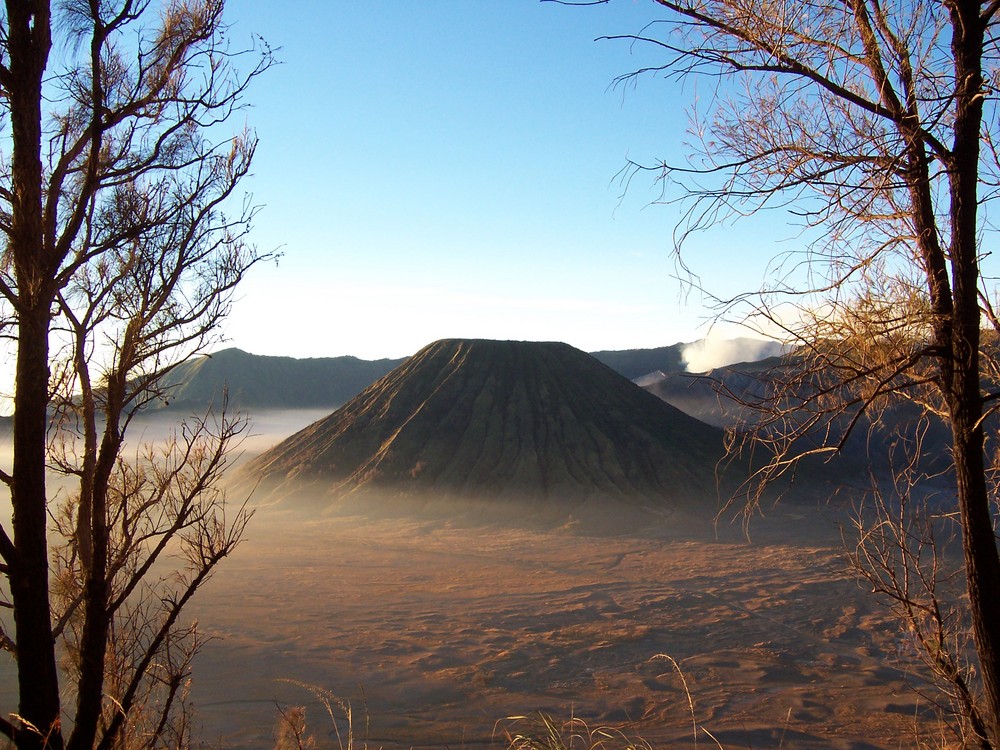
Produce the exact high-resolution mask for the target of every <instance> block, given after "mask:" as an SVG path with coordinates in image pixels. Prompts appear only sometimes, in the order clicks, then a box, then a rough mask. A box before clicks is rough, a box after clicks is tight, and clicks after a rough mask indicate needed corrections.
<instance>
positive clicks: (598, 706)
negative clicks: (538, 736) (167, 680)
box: [192, 509, 930, 749]
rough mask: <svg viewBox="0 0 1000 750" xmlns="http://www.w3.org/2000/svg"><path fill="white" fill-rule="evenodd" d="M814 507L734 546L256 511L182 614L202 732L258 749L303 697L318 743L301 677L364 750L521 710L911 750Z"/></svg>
mask: <svg viewBox="0 0 1000 750" xmlns="http://www.w3.org/2000/svg"><path fill="white" fill-rule="evenodd" d="M827 515H829V511H825V510H822V509H821V510H807V511H803V510H802V509H795V511H794V512H792V511H791V510H783V511H780V512H778V513H777V514H775V517H774V518H769V519H764V520H760V521H757V522H756V524H755V526H754V531H755V536H754V539H753V541H751V542H748V541H746V540H745V539H744V538H742V536H741V535H740V534H739V533H738V531H734V530H729V529H724V530H723V532H722V534H721V536H720V537H719V538H716V536H715V535H713V533H712V532H711V529H709V528H708V527H707V525H706V524H705V523H704V522H702V523H694V522H685V521H683V520H682V519H679V518H678V519H673V520H672V521H670V520H668V521H667V522H666V523H664V524H663V525H662V526H661V527H660V528H656V529H644V530H642V531H641V532H637V533H635V534H632V535H622V536H614V537H597V536H589V535H586V534H581V533H580V532H579V531H573V530H566V529H556V530H550V531H531V530H524V529H510V528H500V527H490V526H480V527H476V526H467V527H460V526H458V525H456V524H454V523H449V522H444V521H440V520H438V521H419V520H370V519H363V518H359V517H352V518H324V519H320V520H315V519H312V520H310V519H306V518H303V517H301V516H299V517H297V516H294V515H291V514H289V513H282V512H279V511H276V510H265V511H261V512H260V513H259V514H258V515H257V516H256V517H255V519H254V520H253V522H252V524H251V526H250V528H249V530H248V533H247V541H246V542H245V544H244V545H243V546H242V547H240V548H239V549H238V551H237V552H236V554H235V555H234V556H233V558H231V559H230V560H228V561H226V562H225V564H224V566H223V567H222V568H221V569H220V570H219V572H218V574H217V575H216V577H215V578H214V579H213V580H212V581H211V582H210V583H209V584H208V586H207V587H206V588H205V589H204V591H203V592H202V594H201V596H200V598H199V599H198V601H197V604H196V605H195V612H196V614H197V616H198V617H199V620H200V622H201V626H202V629H203V631H204V632H205V633H206V634H207V635H209V636H211V637H212V638H213V640H212V641H211V642H210V643H208V644H207V645H206V646H205V648H204V650H203V652H202V653H201V654H200V655H199V657H198V659H197V661H196V664H195V682H194V687H193V691H192V698H193V700H194V701H195V703H196V705H197V710H198V716H199V719H200V721H201V722H202V724H203V731H202V733H201V736H202V739H203V740H204V741H206V742H208V743H210V744H211V745H218V744H220V743H221V745H223V746H227V747H253V748H258V747H270V746H272V745H273V735H274V726H275V723H276V719H277V715H278V708H277V707H278V706H283V707H287V706H294V705H307V712H308V713H307V716H308V721H309V726H310V729H311V730H313V731H314V732H315V733H316V734H317V738H318V740H320V744H321V745H322V744H323V743H325V742H327V741H332V742H334V743H335V741H336V740H335V736H334V734H333V731H334V730H333V725H332V724H331V722H330V720H329V718H328V717H325V716H323V711H322V709H321V707H320V706H319V705H318V704H317V703H316V701H315V700H314V699H313V696H312V693H311V692H310V690H309V689H307V688H306V687H303V686H306V685H308V686H314V687H315V688H319V689H322V690H326V691H329V692H330V694H332V695H335V696H336V697H337V698H339V699H341V700H343V701H344V702H345V703H346V702H349V703H350V706H351V708H352V711H353V723H354V731H355V735H356V742H357V741H362V740H367V742H368V745H369V747H385V748H409V747H429V746H435V747H449V748H473V747H481V746H484V745H488V744H493V745H494V746H496V744H497V743H500V744H501V745H502V740H501V738H500V736H498V733H499V735H502V731H503V726H504V723H503V722H500V724H499V725H498V723H497V722H498V720H501V719H503V717H507V716H512V715H519V714H525V713H527V712H531V711H535V710H543V711H547V712H550V713H551V714H552V715H553V716H554V717H556V718H557V719H559V720H565V719H568V718H569V717H571V716H577V717H580V718H582V719H584V720H586V722H587V723H588V724H589V725H590V726H591V727H594V726H598V725H605V724H607V725H615V726H621V725H627V726H629V727H630V728H631V729H630V730H629V731H630V732H633V733H634V734H637V735H641V736H642V737H644V738H646V739H647V740H649V741H650V742H651V743H652V744H653V745H654V746H656V747H671V748H674V747H693V746H694V745H695V742H694V739H693V737H692V735H693V734H695V735H697V745H698V746H700V747H716V743H715V742H713V740H712V739H711V738H710V736H709V735H708V732H710V733H711V735H712V736H713V737H714V738H716V739H717V740H718V742H719V743H721V745H722V746H723V747H725V748H778V747H787V748H852V749H862V748H889V747H892V748H896V747H912V746H914V745H915V744H916V739H915V731H916V730H917V727H918V725H919V726H922V728H923V730H925V731H927V730H929V727H930V725H929V722H928V721H927V719H926V716H924V717H923V718H921V715H922V714H925V713H926V712H924V711H922V708H921V707H922V706H923V705H924V704H922V703H921V702H920V701H919V700H918V699H917V697H916V696H915V695H914V693H913V692H911V690H910V689H909V688H908V687H907V684H908V678H907V675H906V674H905V673H904V672H903V671H901V670H900V669H899V668H898V667H896V666H894V664H896V662H895V661H894V659H893V655H894V654H895V653H897V651H898V650H899V649H901V648H902V647H903V646H904V644H903V643H902V640H901V638H900V636H899V635H898V633H897V632H896V630H895V626H894V624H893V623H892V622H891V620H890V619H889V618H888V616H887V615H886V614H885V613H884V612H883V611H882V609H881V608H880V607H879V605H878V604H877V603H876V602H875V601H874V600H873V599H872V597H871V595H870V594H869V593H868V592H866V591H865V590H863V589H862V588H861V587H859V585H858V584H857V583H856V582H855V579H854V577H853V576H852V575H851V574H850V573H848V572H847V571H846V568H845V565H844V563H843V560H842V543H841V541H840V533H839V531H838V530H837V528H836V527H835V525H834V524H831V523H830V522H829V520H828V519H824V516H827ZM667 656H669V657H670V659H668V658H666V657H667ZM671 659H672V660H675V661H676V663H677V664H679V666H680V668H681V669H682V670H683V680H682V678H681V676H680V675H679V674H678V673H677V671H676V670H675V669H674V666H673V662H672V661H671ZM684 681H686V683H687V686H688V687H689V688H690V693H691V697H692V699H693V704H694V705H693V709H694V711H693V717H692V712H691V711H690V710H689V705H688V698H687V696H686V694H685V690H684ZM692 718H693V722H692ZM693 723H694V725H696V727H694V728H693V726H692V724H693ZM345 728H346V727H345V725H344V723H343V722H341V724H340V729H341V730H342V731H343V730H345Z"/></svg>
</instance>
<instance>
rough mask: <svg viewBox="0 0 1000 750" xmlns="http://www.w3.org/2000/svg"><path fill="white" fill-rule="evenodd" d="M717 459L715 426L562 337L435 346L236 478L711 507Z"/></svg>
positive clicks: (290, 490)
mask: <svg viewBox="0 0 1000 750" xmlns="http://www.w3.org/2000/svg"><path fill="white" fill-rule="evenodd" d="M722 455H723V440H722V433H721V431H719V430H718V429H716V428H714V427H711V426H709V425H706V424H703V423H702V422H699V421H698V420H696V419H694V418H692V417H689V416H687V415H686V414H684V413H683V412H681V411H679V410H678V409H675V408H674V407H672V406H670V405H669V404H667V403H665V402H663V401H662V400H660V399H658V398H656V397H655V396H653V395H652V394H650V393H647V392H646V391H644V390H643V389H641V388H639V387H638V386H636V385H634V384H633V383H631V382H630V381H629V380H627V379H626V378H624V377H622V376H620V375H618V374H617V373H615V372H614V371H613V370H611V369H610V368H608V367H606V366H605V365H603V364H601V363H600V362H598V361H597V360H595V359H593V358H592V357H590V356H589V355H587V354H585V353H584V352H581V351H579V350H577V349H574V348H573V347H571V346H568V345H567V344H561V343H537V342H515V341H486V340H442V341H438V342H435V343H433V344H430V345H429V346H427V347H425V348H424V349H423V350H421V351H420V352H418V353H417V354H416V355H414V356H413V357H412V358H410V359H409V360H408V361H407V362H405V363H404V364H402V365H401V366H399V367H398V368H396V369H395V370H393V371H392V372H390V373H389V374H388V375H386V376H385V377H384V378H382V379H381V380H379V381H378V382H376V383H374V384H373V385H372V386H370V387H369V388H368V389H366V390H365V391H363V392H362V393H361V394H359V395H358V396H357V397H355V398H354V399H353V400H351V401H350V402H348V403H347V404H345V405H344V406H343V407H341V408H340V409H338V410H337V411H336V412H334V413H333V414H331V415H330V416H328V417H326V418H325V419H322V420H320V421H318V422H316V423H314V424H312V425H310V426H309V427H307V428H305V429H303V430H301V431H300V432H298V433H296V434H294V435H292V436H291V437H289V438H288V439H287V440H285V441H284V442H282V443H280V444H279V445H277V446H276V447H275V448H273V449H272V450H270V451H268V452H266V453H264V454H262V455H260V456H258V457H257V458H256V459H254V460H253V461H252V462H250V463H249V464H248V465H247V466H246V468H245V469H244V474H243V476H244V477H245V478H246V479H247V480H248V481H255V482H256V481H259V482H260V488H259V490H258V491H259V492H262V493H264V495H265V497H266V498H271V499H275V500H279V499H283V498H292V497H294V498H297V501H296V504H302V502H303V501H304V500H308V499H311V500H313V501H316V502H320V503H322V504H324V505H328V506H335V505H336V504H338V503H339V504H341V505H343V504H344V503H345V502H347V503H348V504H349V505H351V506H353V507H359V506H357V505H356V503H357V502H361V503H362V505H361V506H360V507H365V506H366V505H367V510H373V508H372V507H371V505H372V503H373V501H376V499H377V500H378V501H381V502H386V501H389V500H399V499H405V500H406V501H407V502H411V503H413V502H415V501H418V500H420V501H423V502H425V503H426V502H427V501H428V499H430V498H434V499H435V500H439V499H463V500H464V499H470V498H471V499H476V500H492V501H517V500H523V501H527V502H530V503H532V505H533V507H536V508H538V507H556V506H559V505H562V506H564V505H565V504H566V503H569V504H581V503H585V502H594V501H596V502H598V503H601V504H604V503H606V501H607V500H609V499H613V498H617V499H620V500H625V501H627V503H626V504H630V505H631V506H633V507H635V506H641V507H645V508H661V509H670V508H681V507H692V505H694V504H697V505H700V506H704V505H705V504H706V502H708V503H709V504H710V506H711V507H712V508H713V509H714V508H715V507H716V502H715V500H716V498H717V497H718V486H717V481H716V472H715V469H716V465H717V464H718V462H719V460H720V458H721V457H722ZM539 501H544V502H541V503H540V502H539ZM504 504H505V503H496V502H493V503H491V505H493V506H494V507H495V506H497V505H504Z"/></svg>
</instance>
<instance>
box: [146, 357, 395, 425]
mask: <svg viewBox="0 0 1000 750" xmlns="http://www.w3.org/2000/svg"><path fill="white" fill-rule="evenodd" d="M403 361H404V359H378V360H364V359H358V358H357V357H350V356H346V357H321V358H315V359H296V358H294V357H271V356H265V355H260V354H249V353H247V352H244V351H242V350H241V349H235V348H234V349H223V350H222V351H219V352H215V353H214V354H210V355H206V356H204V357H199V358H197V359H195V360H192V361H191V362H187V363H185V364H184V365H182V366H180V367H178V368H176V369H174V370H173V371H172V372H171V373H170V374H169V375H168V376H167V377H166V378H165V382H164V385H165V386H166V387H167V388H168V389H169V391H168V395H167V398H166V403H165V404H164V406H169V407H171V408H177V409H194V410H196V411H203V410H204V409H205V408H206V407H207V406H208V405H209V404H211V403H218V402H219V400H220V398H221V396H222V392H223V389H224V388H225V389H227V390H228V397H229V402H230V404H231V405H232V406H234V407H238V408H240V409H255V408H256V409H261V408H273V409H309V408H319V407H329V408H333V407H335V406H339V405H340V404H343V403H344V402H345V401H348V400H349V399H351V398H353V397H354V396H355V395H357V394H358V393H359V392H360V391H362V390H364V389H365V388H367V387H368V386H369V385H371V383H373V382H374V381H376V380H378V379H379V378H380V377H382V376H383V375H385V374H386V373H387V372H389V371H390V370H392V369H393V368H394V367H397V366H398V365H399V364H400V363H401V362H403Z"/></svg>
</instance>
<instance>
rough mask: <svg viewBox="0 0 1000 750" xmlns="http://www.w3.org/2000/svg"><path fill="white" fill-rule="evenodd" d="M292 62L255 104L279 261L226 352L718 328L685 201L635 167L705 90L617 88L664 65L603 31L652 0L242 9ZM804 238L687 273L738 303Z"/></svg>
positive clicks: (747, 233)
mask: <svg viewBox="0 0 1000 750" xmlns="http://www.w3.org/2000/svg"><path fill="white" fill-rule="evenodd" d="M227 14H228V18H229V20H230V22H231V23H232V24H233V29H232V32H231V34H232V36H233V39H234V41H236V42H242V41H243V40H245V39H246V38H247V36H248V35H249V34H250V33H251V32H257V33H260V34H262V35H263V36H264V37H265V38H266V39H267V40H268V42H269V43H270V44H271V45H272V46H274V47H280V48H281V51H280V52H279V54H278V57H279V58H280V59H281V60H282V64H281V65H280V66H278V67H277V68H275V69H273V70H271V71H269V72H268V73H267V74H266V75H265V76H264V77H263V78H262V79H260V80H259V81H258V83H257V85H256V86H255V87H254V88H253V90H252V91H251V95H250V98H251V100H252V102H253V105H254V106H253V108H252V109H251V110H249V111H248V113H247V120H248V122H249V124H250V125H251V126H252V127H253V128H255V129H256V131H257V133H258V135H259V137H260V140H261V144H260V148H259V151H258V155H257V161H256V164H255V169H254V176H253V178H252V179H251V180H249V181H248V182H247V187H248V189H249V190H250V191H252V192H253V194H254V198H255V200H256V202H258V203H260V204H261V205H262V206H263V209H262V211H261V213H260V214H259V218H258V220H257V222H256V225H255V231H254V234H253V238H254V241H255V242H256V243H257V244H258V246H259V247H260V248H261V249H264V250H272V249H279V248H280V251H281V252H282V253H283V257H282V258H281V260H280V262H279V263H278V264H277V265H276V266H275V265H268V266H266V267H261V268H258V269H256V271H255V272H254V273H252V275H251V276H250V278H249V279H248V280H247V282H246V283H245V285H244V287H243V288H242V289H241V291H240V292H239V300H238V301H237V303H236V305H235V307H234V310H233V314H232V316H231V319H230V321H229V323H228V326H227V329H226V333H227V336H228V339H229V340H228V342H227V343H228V345H234V346H239V347H240V348H243V349H246V350H248V351H252V352H254V353H258V354H283V355H292V356H299V357H310V356H335V355H340V354H354V355H357V356H361V357H364V358H376V357H384V356H392V357H397V356H403V355H407V354H410V353H412V352H414V351H416V350H417V349H418V348H420V347H421V346H423V345H424V344H426V343H429V342H430V341H432V340H435V339H438V338H442V337H450V336H460V337H485V338H505V339H506V338H509V339H530V340H562V341H566V342H568V343H570V344H572V345H574V346H577V347H580V348H582V349H585V350H588V351H593V350H596V349H623V348H633V347H653V346H662V345H664V344H671V343H675V342H677V341H689V340H693V339H696V338H700V337H701V336H703V335H705V333H706V328H705V321H706V319H707V317H708V313H707V311H706V310H705V308H704V306H703V305H702V300H701V298H700V297H699V295H698V294H697V293H693V294H689V295H686V296H685V295H684V290H683V289H682V288H681V286H680V284H679V283H678V282H677V281H676V280H675V278H674V275H675V273H676V269H675V264H674V260H673V258H672V255H671V250H672V246H673V245H672V232H673V229H674V226H675V224H676V223H677V220H678V209H677V208H676V207H673V206H659V205H651V203H652V201H654V200H655V199H656V198H657V197H658V196H659V186H658V185H656V184H655V183H654V182H653V181H652V180H649V179H645V178H639V179H638V180H637V181H634V182H633V183H632V186H631V187H630V189H629V190H628V192H627V193H625V195H624V197H623V195H622V192H623V186H622V185H621V184H619V183H618V182H616V180H615V176H616V174H617V173H618V172H619V170H621V169H622V167H624V166H625V164H626V163H627V161H628V160H629V159H633V160H635V161H638V162H642V163H650V162H655V161H656V160H658V159H661V158H670V159H673V160H677V159H678V158H682V155H683V153H684V145H683V144H684V140H685V127H686V125H687V116H686V111H687V109H688V108H689V107H690V106H691V105H692V104H693V103H694V101H695V98H696V97H697V96H698V90H697V87H696V86H695V85H693V84H692V83H691V82H688V83H687V84H685V85H684V86H683V87H682V85H681V84H680V83H678V82H676V81H667V80H664V79H662V78H653V77H650V78H646V79H644V80H643V81H642V82H641V83H640V84H639V86H638V87H636V88H629V89H625V90H622V89H615V88H614V87H613V86H612V82H613V80H614V78H615V76H616V75H619V74H621V73H626V72H629V71H630V70H633V69H636V68H639V67H642V66H643V65H646V64H649V63H652V62H655V61H656V57H655V56H653V53H652V51H651V50H646V49H641V48H634V47H630V45H628V44H627V43H624V42H620V41H594V40H595V38H596V37H598V36H601V35H603V34H618V33H630V32H637V31H639V30H641V29H642V27H643V26H644V25H645V24H646V23H648V22H650V21H653V20H655V19H656V18H657V17H658V10H657V8H656V6H655V5H654V3H652V2H651V1H650V0H618V1H617V2H613V3H611V4H610V5H602V6H595V7H577V8H572V7H566V6H561V5H558V4H554V3H541V2H538V0H422V1H421V2H405V1H404V0H363V1H349V0H326V1H323V2H320V1H318V0H316V1H313V0H309V1H307V0H302V1H300V2H294V3H270V2H263V1H262V0H230V2H229V4H228V6H227ZM791 234H792V230H791V229H789V228H784V229H782V228H780V227H779V228H778V229H777V230H772V229H771V227H770V226H768V225H766V224H764V223H763V222H756V223H752V224H739V225H737V230H736V231H734V230H733V229H732V227H728V228H722V229H720V230H719V231H718V232H711V233H709V234H706V235H704V236H702V237H699V238H698V240H697V242H696V243H695V244H694V245H692V247H691V248H690V252H691V254H690V255H689V256H688V260H689V261H690V262H691V264H692V265H693V267H694V270H696V271H698V272H699V273H700V274H701V275H702V278H703V281H704V282H705V284H706V286H707V287H708V288H709V289H710V290H711V291H713V292H716V293H718V294H720V295H728V294H731V293H733V292H735V291H738V290H744V289H747V288H755V287H757V286H759V283H760V281H761V279H762V274H763V273H764V266H765V263H766V259H767V257H769V256H770V255H772V254H773V252H774V248H775V247H777V246H776V245H775V244H774V243H776V242H777V241H778V240H779V239H781V238H783V237H787V236H789V235H791Z"/></svg>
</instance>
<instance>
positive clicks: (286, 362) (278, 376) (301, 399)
mask: <svg viewBox="0 0 1000 750" xmlns="http://www.w3.org/2000/svg"><path fill="white" fill-rule="evenodd" d="M740 341H741V339H734V340H732V341H730V342H727V343H728V344H729V345H730V346H736V347H738V345H739V342H740ZM699 343H700V342H695V343H694V344H684V343H679V344H673V345H672V346H662V347H658V348H655V349H628V350H623V351H602V352H595V353H594V354H593V355H592V356H594V358H595V359H598V360H599V361H601V362H603V363H604V364H606V365H607V366H608V367H610V368H611V369H613V370H615V371H616V372H618V373H619V374H621V375H624V376H625V377H626V378H629V379H630V380H631V379H635V378H640V377H644V376H649V375H650V374H651V373H655V372H656V371H662V373H671V372H674V371H677V370H683V369H684V360H683V351H684V349H685V348H686V347H689V346H695V345H698V344H699ZM755 343H756V344H757V345H758V346H759V344H760V342H755ZM775 346H777V344H775ZM404 361H405V358H400V359H379V360H364V359H358V358H357V357H320V358H309V359H296V358H293V357H271V356H264V355H259V354H249V353H248V352H244V351H241V350H240V349H224V350H222V351H219V352H215V353H214V354H211V355H206V356H204V357H198V358H197V359H194V360H192V361H190V362H187V363H185V364H183V365H181V366H180V367H177V368H176V369H175V370H173V371H172V372H171V373H170V374H169V375H168V376H167V377H166V379H165V382H164V384H165V385H167V386H168V387H169V391H168V393H167V396H166V398H165V399H164V400H163V401H161V402H160V404H159V405H160V407H161V408H163V407H168V408H173V409H186V410H193V411H196V412H201V411H204V409H205V408H207V406H208V405H209V404H212V403H219V400H220V397H221V395H222V392H223V389H228V395H229V403H230V405H231V406H233V407H235V408H240V409H310V408H319V407H328V408H330V409H333V408H336V407H338V406H341V405H342V404H344V403H346V402H347V401H348V400H349V399H351V398H353V397H354V396H356V395H357V394H358V393H360V392H361V391H362V390H364V389H365V388H367V387H368V386H369V385H371V384H372V383H374V382H375V381H376V380H378V379H379V378H381V377H382V376H383V375H385V374H386V373H388V372H389V371H390V370H392V369H393V368H394V367H396V366H398V365H399V364H401V363H402V362H404ZM651 379H652V380H656V377H655V376H652V378H651Z"/></svg>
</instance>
